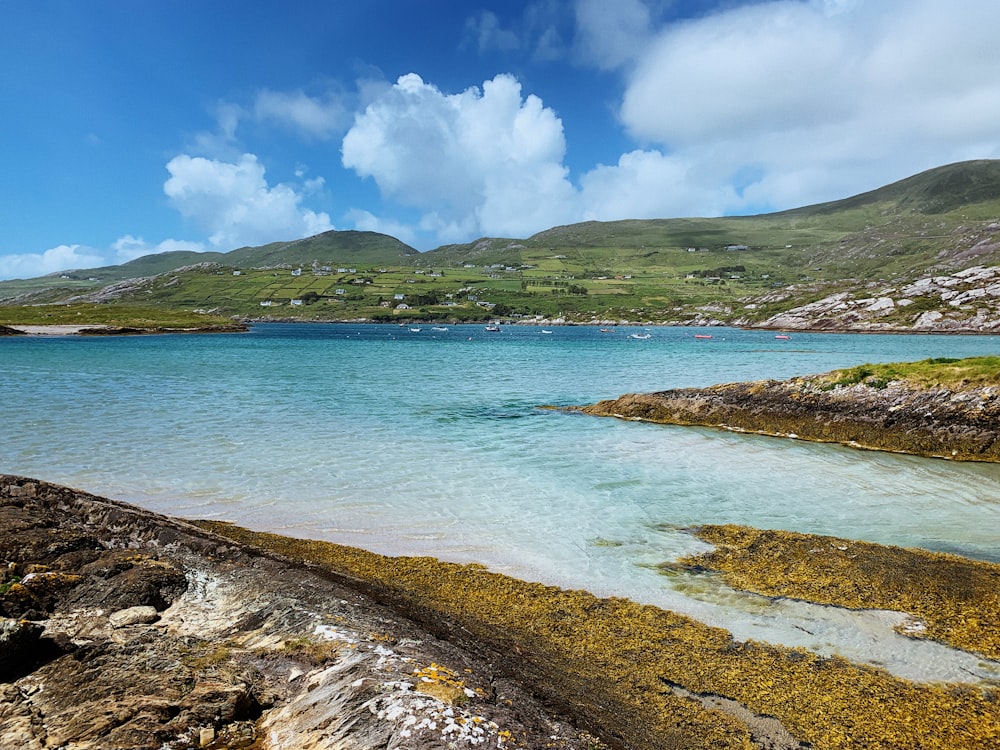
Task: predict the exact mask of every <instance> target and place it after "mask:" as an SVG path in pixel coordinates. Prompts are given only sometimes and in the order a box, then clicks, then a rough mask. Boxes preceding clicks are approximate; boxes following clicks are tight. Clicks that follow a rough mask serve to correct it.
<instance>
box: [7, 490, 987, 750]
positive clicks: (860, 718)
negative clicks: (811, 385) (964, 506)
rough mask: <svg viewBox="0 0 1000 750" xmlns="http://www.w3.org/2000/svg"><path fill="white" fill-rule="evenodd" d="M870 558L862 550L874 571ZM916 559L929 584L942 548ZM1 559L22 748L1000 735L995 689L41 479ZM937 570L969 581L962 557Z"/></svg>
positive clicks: (980, 741)
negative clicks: (181, 517)
mask: <svg viewBox="0 0 1000 750" xmlns="http://www.w3.org/2000/svg"><path fill="white" fill-rule="evenodd" d="M213 532H214V533H213ZM774 541H775V543H776V544H778V546H776V547H774V548H773V549H774V550H775V551H774V552H773V555H772V556H774V557H776V558H778V559H780V558H781V557H782V550H783V549H784V547H783V546H781V545H782V544H783V542H782V540H781V539H780V538H777V537H775V538H774ZM815 543H816V542H811V544H815ZM727 544H728V545H729V546H730V547H734V546H735V544H736V541H735V538H729V539H728V540H727ZM866 554H868V552H866V551H865V549H864V548H862V547H859V548H858V549H857V550H853V551H852V555H851V560H852V561H854V560H856V559H857V564H858V566H859V569H860V570H862V571H864V570H867V569H868V567H867V565H866V558H865V557H864V555H866ZM913 554H914V555H915V556H916V559H915V560H914V562H913V564H912V565H910V567H911V568H912V570H913V571H914V575H917V576H919V575H922V573H921V571H922V570H923V568H924V566H922V565H921V564H920V559H919V558H920V557H921V555H924V554H929V553H919V552H914V553H913ZM858 555H862V557H861V558H860V559H858ZM0 559H2V560H3V561H5V562H6V567H5V568H4V569H3V574H2V575H3V579H4V580H3V583H2V588H0V606H2V607H3V611H4V613H5V615H6V616H7V617H8V618H9V620H8V621H11V620H16V622H17V623H21V622H22V621H28V627H27V628H26V629H25V630H22V626H21V625H20V624H17V625H15V626H14V627H13V628H11V630H12V631H13V632H14V633H15V637H14V638H13V640H12V641H11V642H10V643H9V644H7V646H0V654H3V662H2V668H3V669H4V670H5V671H4V673H3V674H0V747H3V748H7V747H10V748H15V747H16V748H29V749H31V750H35V749H37V750H41V749H42V748H72V750H89V749H91V748H94V749H98V748H101V749H110V748H151V749H152V748H157V749H160V748H169V749H170V750H182V749H184V748H194V747H205V748H217V749H218V748H254V749H255V750H264V749H265V748H288V749H289V750H291V749H292V748H295V749H296V750H298V749H300V748H301V749H304V750H310V749H312V748H316V749H318V748H331V749H333V748H336V749H337V750H345V749H349V748H463V747H478V746H483V747H494V748H590V749H591V750H599V749H600V748H602V747H606V746H612V747H615V748H635V749H637V750H642V749H645V748H651V749H652V748H664V749H666V748H685V749H698V748H706V749H707V748H717V749H721V748H740V749H742V750H749V749H750V748H779V749H783V750H792V749H795V748H807V747H808V748H815V749H823V748H828V749H830V750H833V749H836V750H841V749H842V748H866V749H870V748H880V749H882V750H896V749H898V748H904V747H905V748H911V747H912V748H916V747H927V748H931V747H942V748H944V747H947V748H953V749H961V748H970V749H971V748H983V747H994V746H998V743H1000V691H998V690H997V689H996V687H995V686H990V685H984V684H981V683H971V684H963V685H927V684H915V683H912V682H908V681H906V680H902V679H899V678H895V677H893V676H892V675H890V674H888V673H887V672H885V671H883V670H879V669H875V668H872V667H866V666H859V665H856V664H852V663H850V662H848V661H847V660H845V659H841V658H836V657H834V658H826V657H822V656H819V655H817V654H813V653H810V652H807V651H803V650H793V649H787V648H782V647H780V646H772V645H767V644H760V643H754V642H746V643H741V642H736V641H734V640H733V639H732V636H731V635H730V634H729V633H728V632H727V631H725V630H722V629H720V628H713V627H709V626H706V625H704V624H701V623H698V622H696V621H693V620H691V619H690V618H687V617H684V616H681V615H677V614H675V613H671V612H667V611H664V610H661V609H658V608H656V607H651V606H641V605H638V604H636V603H634V602H630V601H628V600H624V599H599V598H597V597H594V596H592V595H590V594H588V593H587V592H583V591H565V590H561V589H557V588H554V587H550V586H543V585H541V584H535V583H528V582H524V581H518V580H516V579H512V578H509V577H507V576H503V575H499V574H496V573H491V572H490V571H487V570H485V569H484V568H482V567H481V566H475V565H455V564H449V563H442V562H440V561H437V560H433V559H431V558H401V557H399V558H390V557H384V556H381V555H375V554H372V553H369V552H365V551H364V550H359V549H354V548H349V547H342V546H338V545H332V544H328V543H323V542H316V541H310V540H299V539H291V538H288V537H281V536H277V535H273V534H265V533H257V532H251V531H248V530H246V529H241V528H239V527H235V526H231V525H228V524H224V523H218V522H215V523H208V522H199V523H198V524H197V525H191V524H187V523H183V522H180V521H176V520H171V519H168V518H164V517H162V516H158V515H155V514H152V513H148V512H145V511H142V510H139V509H136V508H132V507H130V506H127V505H124V504H121V503H116V502H113V501H110V500H106V499H102V498H98V497H94V496H92V495H87V494H85V493H82V492H78V491H75V490H71V489H68V488H64V487H58V486H54V485H50V484H46V483H43V482H38V481H35V480H29V479H25V478H19V477H10V476H2V475H0ZM806 561H807V562H808V557H807V558H806ZM966 562H967V561H966ZM977 566H978V567H976V570H975V571H971V573H973V574H974V575H976V576H978V577H976V578H975V580H987V581H996V580H1000V577H998V574H1000V566H989V565H988V564H977ZM983 566H985V567H983ZM720 567H721V566H720ZM890 567H891V566H890ZM926 567H927V569H928V570H930V571H931V573H929V575H930V576H932V577H933V576H938V575H942V576H946V577H949V576H956V575H957V576H959V577H962V578H963V580H966V579H967V580H973V579H972V578H968V576H967V575H966V574H967V573H969V572H970V571H967V570H966V566H965V564H964V563H963V562H962V561H961V559H960V558H955V559H954V560H952V561H951V562H949V564H948V565H947V566H941V565H937V566H935V565H929V566H926ZM935 571H936V572H935ZM828 575H829V574H828ZM983 576H986V578H983ZM991 576H992V577H991ZM915 583H917V584H919V580H917V581H915ZM944 584H946V581H944V580H942V581H938V582H937V583H936V584H935V587H934V588H933V590H939V589H940V590H947V589H948V587H947V586H946V585H944ZM885 585H886V586H889V587H892V586H893V585H894V584H893V581H892V577H891V576H890V577H888V578H887V581H886V584H885ZM918 588H919V585H918ZM974 588H978V587H974ZM986 588H987V589H988V590H986V591H964V590H963V591H962V599H963V601H962V603H961V606H960V607H957V608H956V610H955V611H956V612H957V613H958V615H957V616H960V617H962V618H963V619H964V620H965V622H963V623H962V625H961V628H960V629H959V630H958V634H959V635H960V636H961V638H962V639H964V640H968V639H971V640H972V641H973V642H980V640H981V639H980V635H979V634H982V633H986V632H987V631H984V630H982V627H981V626H980V625H978V624H976V623H972V622H969V621H970V620H976V619H977V618H978V619H980V620H982V622H984V623H988V622H992V621H994V619H995V617H994V615H995V608H991V607H987V606H985V605H986V603H988V602H987V600H988V599H989V598H990V597H992V596H993V595H994V594H993V591H994V589H993V588H992V587H991V586H987V587H986ZM979 597H985V599H983V600H982V601H983V603H982V604H979V603H977V602H979V601H980V599H979ZM32 623H34V624H35V625H36V626H35V627H32V625H31V624H32ZM37 625H42V626H44V631H43V632H42V633H40V634H39V633H38V628H37ZM990 627H992V626H990ZM977 628H978V629H977ZM0 630H2V629H0ZM929 630H930V628H928V631H929ZM987 630H988V632H989V633H994V634H995V629H993V630H989V629H987ZM938 632H940V633H941V635H940V637H942V638H945V639H947V638H949V637H950V635H949V633H952V632H955V631H954V629H953V628H952V629H950V628H949V626H948V624H947V623H945V627H944V628H943V629H942V630H940V631H938ZM21 639H23V640H21ZM986 645H987V646H988V648H984V649H982V652H983V653H984V654H988V653H993V651H995V648H994V644H993V641H987V642H986ZM584 730H587V731H584ZM588 731H589V732H590V734H588V733H587V732H588Z"/></svg>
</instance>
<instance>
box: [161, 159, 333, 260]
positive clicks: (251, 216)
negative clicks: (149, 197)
mask: <svg viewBox="0 0 1000 750" xmlns="http://www.w3.org/2000/svg"><path fill="white" fill-rule="evenodd" d="M167 171H169V172H170V177H169V179H167V181H166V182H165V183H164V185H163V190H164V192H165V193H166V194H167V197H168V198H169V199H170V203H171V204H172V205H173V206H174V207H175V208H176V209H177V210H178V211H180V213H181V214H182V215H183V216H184V217H186V218H188V219H190V220H192V221H193V222H194V223H195V224H196V225H197V226H198V227H199V229H201V230H202V231H204V232H206V233H207V234H209V242H210V243H211V245H212V246H213V248H215V249H221V250H230V249H233V248H235V247H241V246H245V245H259V244H264V243H267V242H272V241H276V240H282V239H292V238H296V237H307V236H310V235H314V234H318V233H320V232H325V231H328V230H330V229H333V225H332V224H331V223H330V217H329V216H328V215H327V214H325V213H317V212H315V211H312V210H311V209H307V208H304V207H303V206H302V205H301V202H302V198H303V194H302V193H301V192H300V191H298V190H296V188H295V187H293V186H291V185H287V184H283V183H279V184H277V185H274V186H273V187H272V186H270V185H268V183H267V180H266V179H265V177H264V167H263V165H261V164H260V163H259V162H258V161H257V157H256V156H255V155H253V154H243V155H242V156H241V157H240V159H239V160H238V161H236V162H224V161H217V160H214V159H206V158H204V157H192V156H189V155H187V154H182V155H180V156H177V157H174V158H173V159H171V160H170V162H169V163H168V164H167ZM313 185H315V183H313Z"/></svg>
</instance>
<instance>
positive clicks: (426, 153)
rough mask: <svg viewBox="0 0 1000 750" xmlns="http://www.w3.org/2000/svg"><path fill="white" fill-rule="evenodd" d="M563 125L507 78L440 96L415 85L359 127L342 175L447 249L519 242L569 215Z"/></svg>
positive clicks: (411, 79) (375, 107) (379, 103)
mask: <svg viewBox="0 0 1000 750" xmlns="http://www.w3.org/2000/svg"><path fill="white" fill-rule="evenodd" d="M564 152H565V140H564V137H563V130H562V123H561V121H560V120H559V118H558V117H556V115H555V113H554V112H553V111H552V110H551V109H548V108H546V107H544V106H543V105H542V102H541V100H540V99H539V98H538V97H536V96H530V95H529V96H528V97H527V98H522V96H521V86H520V84H519V83H518V82H517V80H516V79H514V78H513V77H512V76H509V75H498V76H496V77H495V78H493V79H492V80H489V81H486V82H485V83H484V84H483V87H482V89H481V90H480V89H478V88H470V89H467V90H466V91H464V92H462V93H461V94H445V93H443V92H441V91H440V90H439V89H437V88H436V87H434V86H432V85H430V84H427V83H424V81H423V80H422V79H421V78H420V76H418V75H415V74H412V73H411V74H409V75H405V76H402V77H400V78H399V79H398V80H397V82H396V84H395V85H394V86H393V87H392V88H391V89H388V90H386V91H384V92H383V94H382V95H381V96H380V97H379V98H377V99H376V100H374V101H372V102H371V103H370V104H369V105H368V107H367V108H366V109H365V111H364V112H363V113H361V114H359V115H357V116H356V117H355V121H354V126H353V127H352V128H351V129H350V131H349V132H348V133H347V135H346V136H345V138H344V141H343V146H342V155H343V163H344V166H345V167H348V168H349V169H353V170H355V171H356V172H357V173H358V174H359V175H361V176H363V177H371V178H373V179H374V180H375V182H376V183H377V184H378V186H379V189H380V190H381V191H382V193H383V195H384V196H386V197H388V198H391V199H393V200H396V201H399V202H401V203H403V204H405V205H408V206H412V207H416V208H419V209H422V210H425V211H426V212H427V214H426V215H425V216H424V220H423V225H424V226H425V227H433V228H434V231H435V232H436V233H437V235H438V236H439V237H440V238H441V239H442V240H443V241H453V239H454V238H455V237H458V236H461V237H462V238H464V239H469V238H470V236H472V235H474V234H476V233H479V234H486V235H510V234H513V235H519V234H523V233H525V232H527V231H529V230H531V231H537V230H539V229H544V228H546V227H548V226H551V225H553V224H556V223H560V222H561V221H563V220H565V219H566V218H567V217H569V216H570V215H571V212H572V210H573V208H572V203H573V196H574V190H573V186H572V185H571V184H570V182H569V181H568V179H567V177H566V169H565V167H564V166H563V165H562V159H563V155H564Z"/></svg>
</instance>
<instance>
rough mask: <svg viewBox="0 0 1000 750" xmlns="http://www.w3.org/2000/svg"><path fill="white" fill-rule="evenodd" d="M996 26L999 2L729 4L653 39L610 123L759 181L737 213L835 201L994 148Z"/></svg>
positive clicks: (998, 114) (743, 190) (997, 145)
mask: <svg viewBox="0 0 1000 750" xmlns="http://www.w3.org/2000/svg"><path fill="white" fill-rule="evenodd" d="M998 25H1000V4H997V3H995V2H993V0H969V2H966V3H962V4H960V5H955V4H952V5H948V4H942V3H939V2H936V0H882V1H881V2H879V3H861V2H854V1H853V0H813V1H812V2H792V1H791V0H778V1H775V2H764V3H754V4H749V5H745V6H743V7H736V8H731V9H729V10H726V11H723V12H718V13H715V14H710V15H705V16H703V17H701V18H699V19H696V20H690V21H686V22H682V23H675V24H673V25H670V26H666V27H664V28H662V29H661V30H659V31H658V33H656V34H655V36H654V37H652V41H651V42H650V44H648V45H647V46H646V47H644V48H642V49H640V50H639V51H638V53H637V54H636V55H635V57H634V60H633V61H632V64H631V65H630V66H628V67H627V68H623V75H624V77H625V78H624V82H625V90H624V95H623V97H622V103H621V108H620V113H619V114H620V118H621V121H622V123H623V124H624V126H625V127H626V129H627V131H628V132H629V133H630V134H631V135H632V136H633V137H634V138H635V139H636V140H637V141H639V142H641V143H646V144H649V145H651V146H659V147H660V148H661V149H662V151H663V153H665V154H669V155H670V156H671V157H673V158H676V159H681V160H683V161H684V162H686V163H688V164H690V165H691V170H692V172H694V173H699V174H705V175H712V177H713V178H714V179H716V180H718V181H720V182H722V181H725V180H727V179H730V178H731V176H732V175H735V174H746V173H747V172H748V170H750V171H753V172H755V173H756V174H757V175H758V178H757V179H756V180H755V181H754V182H752V183H750V184H747V185H742V186H740V187H739V190H738V192H739V196H738V199H737V200H736V201H735V203H734V204H731V206H730V207H731V208H735V210H739V209H740V206H741V205H742V206H744V207H745V206H750V205H762V206H773V207H776V208H786V207H790V206H792V205H802V204H804V203H808V202H812V201H818V200H828V199H830V198H836V197H840V196H844V195H849V194H851V193H853V192H859V191H861V190H866V189H870V188H873V187H877V186H878V185H880V184H883V183H885V182H889V181H891V180H895V179H898V178H900V177H904V176H907V175H909V174H912V173H913V172H916V171H919V170H920V169H924V168H928V167H931V166H936V165H938V164H944V163H948V162H951V161H958V160H961V159H965V158H975V157H979V158H989V157H995V156H996V155H997V154H998V153H1000V151H998V149H1000V139H998V136H997V134H998V133H1000V58H998V57H997V56H996V55H995V54H993V52H992V50H993V49H994V44H995V41H994V36H995V35H994V33H993V30H994V29H996V28H998ZM581 33H582V32H581ZM605 177H607V175H605ZM595 179H596V178H595Z"/></svg>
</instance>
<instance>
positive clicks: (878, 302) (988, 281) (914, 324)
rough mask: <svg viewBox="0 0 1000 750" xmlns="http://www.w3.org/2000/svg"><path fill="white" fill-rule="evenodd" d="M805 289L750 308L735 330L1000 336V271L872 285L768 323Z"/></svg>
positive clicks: (986, 269) (776, 295)
mask: <svg viewBox="0 0 1000 750" xmlns="http://www.w3.org/2000/svg"><path fill="white" fill-rule="evenodd" d="M802 293H803V290H800V289H796V288H787V289H784V290H782V291H780V292H774V293H772V294H767V295H763V296H761V297H759V298H756V299H754V300H753V301H752V302H749V303H748V304H747V305H746V306H745V313H752V316H751V315H745V316H744V317H743V318H740V319H739V320H736V321H734V324H735V325H747V326H750V327H756V328H776V329H782V330H802V331H865V332H883V333H887V332H893V331H901V332H913V333H996V332H997V331H1000V267H998V266H988V267H984V266H973V267H972V268H967V269H965V270H962V271H957V272H955V273H952V274H947V275H941V276H929V277H926V278H922V279H918V280H917V281H914V282H913V283H907V284H902V285H898V286H890V285H886V284H871V285H868V286H867V287H865V288H864V289H861V290H848V291H838V292H835V293H833V294H829V295H827V296H824V297H823V298H821V299H819V300H816V301H815V302H809V303H807V304H802V305H796V306H795V307H793V308H791V309H789V310H787V311H784V312H781V313H778V314H775V315H770V316H767V317H764V318H761V317H760V315H761V313H763V314H764V315H766V311H767V309H768V307H769V306H773V305H777V304H782V303H786V301H787V300H790V299H793V298H794V297H795V296H798V295H801V294H802Z"/></svg>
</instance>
